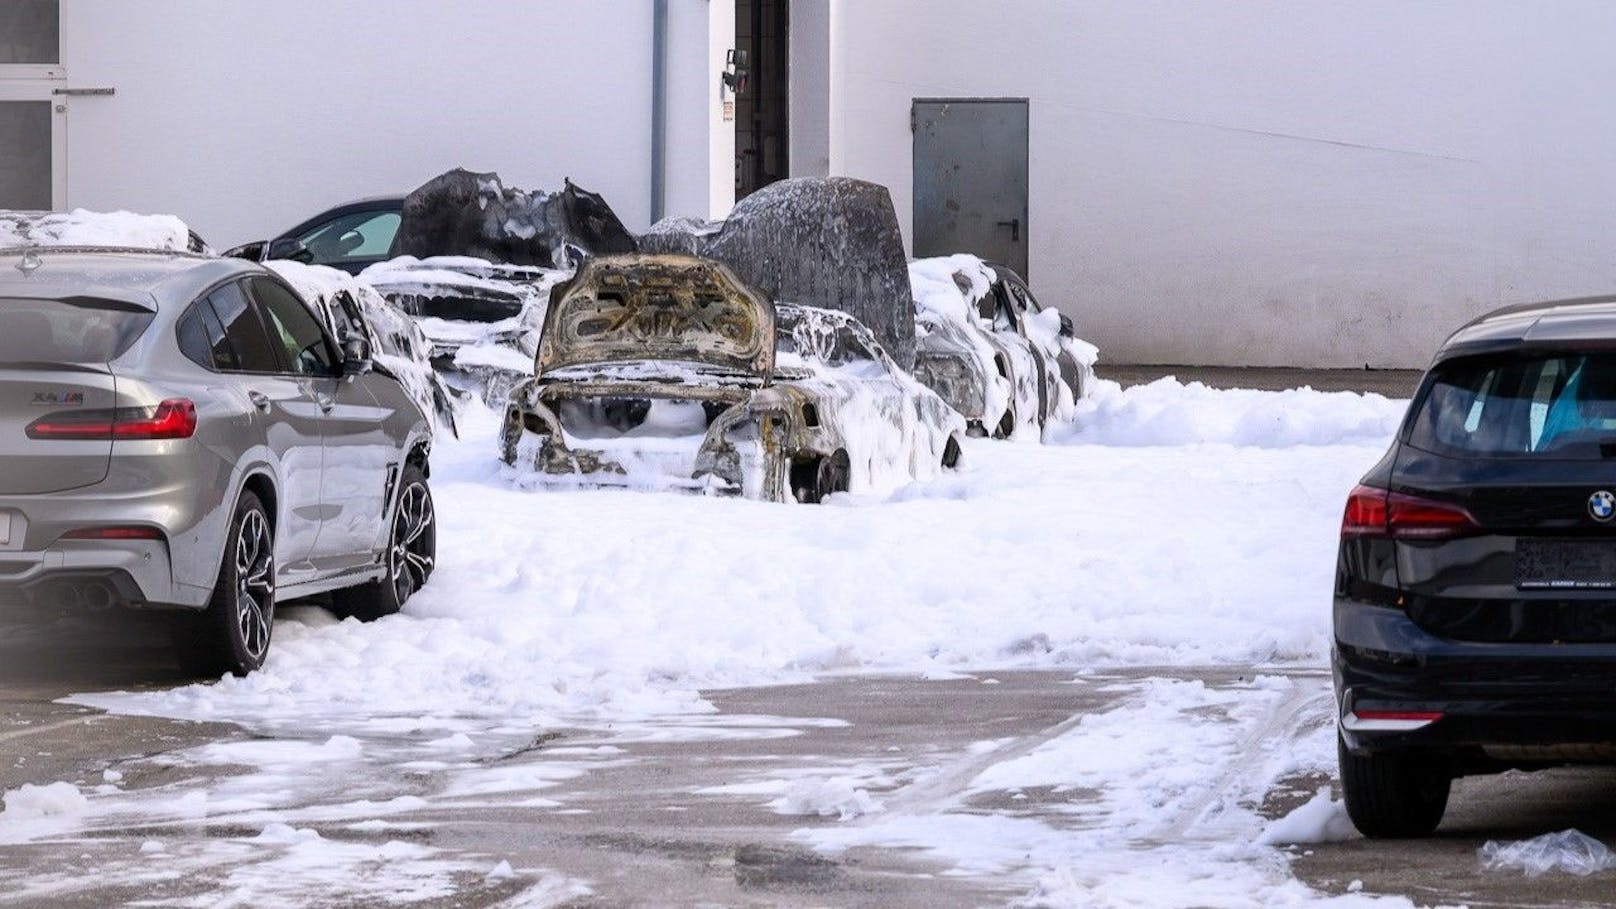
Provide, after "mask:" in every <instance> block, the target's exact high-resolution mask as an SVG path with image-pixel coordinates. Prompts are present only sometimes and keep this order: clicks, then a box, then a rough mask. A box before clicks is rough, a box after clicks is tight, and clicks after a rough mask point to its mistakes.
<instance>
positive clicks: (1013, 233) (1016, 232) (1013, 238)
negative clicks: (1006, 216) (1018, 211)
mask: <svg viewBox="0 0 1616 909" xmlns="http://www.w3.org/2000/svg"><path fill="white" fill-rule="evenodd" d="M996 223H997V225H998V226H999V227H1008V228H1010V242H1011V243H1020V242H1021V219H1020V218H1011V219H1010V220H1008V221H999V222H996Z"/></svg>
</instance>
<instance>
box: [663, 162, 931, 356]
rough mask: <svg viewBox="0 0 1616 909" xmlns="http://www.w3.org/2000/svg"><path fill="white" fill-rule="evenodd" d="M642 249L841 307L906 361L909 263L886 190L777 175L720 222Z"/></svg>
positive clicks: (772, 293)
mask: <svg viewBox="0 0 1616 909" xmlns="http://www.w3.org/2000/svg"><path fill="white" fill-rule="evenodd" d="M639 239H640V248H641V249H642V250H644V251H645V252H652V253H683V254H687V255H699V256H705V257H707V258H710V259H716V260H718V261H720V262H723V263H724V264H726V265H728V266H729V267H730V268H732V269H734V270H735V273H736V274H737V275H739V276H740V277H741V279H742V280H744V281H745V282H747V283H748V284H750V285H752V286H753V287H756V288H757V289H758V290H759V291H761V292H763V294H765V295H766V296H768V297H769V298H770V299H772V300H775V301H778V302H784V303H797V304H801V305H804V306H816V307H821V308H824V309H834V310H839V311H841V312H845V313H847V314H849V315H851V316H853V317H854V318H856V319H858V320H859V321H860V322H862V323H864V325H865V326H867V327H868V328H869V329H870V331H872V332H874V333H875V336H876V338H877V339H879V340H880V342H881V344H882V346H883V347H885V348H886V352H887V354H888V355H890V356H891V357H892V358H893V360H895V361H896V362H897V363H898V365H899V366H901V367H903V368H904V369H906V370H907V369H910V368H911V367H913V365H914V357H915V311H914V296H913V292H912V291H911V289H910V285H909V264H908V259H907V257H906V256H905V255H904V249H903V235H902V233H901V232H900V231H899V227H898V214H897V212H896V211H895V210H894V209H893V207H892V196H891V194H890V193H888V192H887V189H886V187H884V186H881V185H880V184H877V183H870V182H867V181H864V180H855V179H852V178H850V177H796V178H793V179H790V180H781V181H779V182H777V183H771V184H770V185H768V186H766V187H764V188H762V189H760V190H758V191H757V192H755V193H753V194H751V195H750V196H747V197H746V198H745V199H742V200H741V201H740V202H738V203H736V205H735V208H734V210H733V211H731V212H730V216H729V218H728V219H726V220H725V221H723V222H722V223H721V224H720V223H715V222H704V221H697V220H692V219H688V218H677V219H669V220H666V221H663V222H660V223H658V224H657V225H656V226H654V227H653V228H652V229H651V230H650V231H649V232H647V233H645V234H642V235H641V236H640V238H639Z"/></svg>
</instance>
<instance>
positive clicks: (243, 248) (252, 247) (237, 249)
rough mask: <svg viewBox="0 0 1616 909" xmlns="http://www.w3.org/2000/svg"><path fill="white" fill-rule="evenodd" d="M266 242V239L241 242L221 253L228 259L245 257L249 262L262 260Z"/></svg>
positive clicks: (267, 242)
mask: <svg viewBox="0 0 1616 909" xmlns="http://www.w3.org/2000/svg"><path fill="white" fill-rule="evenodd" d="M268 244H269V241H268V240H254V241H252V242H251V243H243V244H241V245H240V246H232V247H231V248H229V249H227V250H225V251H224V253H223V255H224V256H225V257H226V258H230V259H246V260H247V261H249V262H262V261H264V247H265V246H266V245H268Z"/></svg>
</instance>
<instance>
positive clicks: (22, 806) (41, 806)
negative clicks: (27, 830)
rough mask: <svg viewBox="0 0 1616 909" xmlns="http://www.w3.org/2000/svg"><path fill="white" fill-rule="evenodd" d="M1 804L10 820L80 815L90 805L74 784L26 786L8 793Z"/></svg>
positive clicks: (0, 799) (0, 800)
mask: <svg viewBox="0 0 1616 909" xmlns="http://www.w3.org/2000/svg"><path fill="white" fill-rule="evenodd" d="M0 802H3V803H4V804H5V809H6V810H5V814H6V817H7V818H8V819H10V820H27V819H32V818H45V817H63V816H67V815H73V814H78V813H79V812H81V811H83V810H84V809H85V807H86V806H87V805H88V804H89V801H88V800H87V799H85V797H84V794H83V793H82V792H79V788H78V787H77V786H75V785H73V784H72V783H51V784H49V785H46V786H34V785H24V786H23V787H22V788H20V789H13V790H11V791H10V792H7V793H6V794H5V796H4V797H3V798H0Z"/></svg>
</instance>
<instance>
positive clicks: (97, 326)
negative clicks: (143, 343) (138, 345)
mask: <svg viewBox="0 0 1616 909" xmlns="http://www.w3.org/2000/svg"><path fill="white" fill-rule="evenodd" d="M152 318H153V314H152V313H150V312H146V311H143V310H138V309H130V308H128V307H125V306H123V305H121V304H118V303H111V302H103V301H97V300H72V301H68V300H17V299H10V298H6V297H0V364H7V363H106V362H108V361H110V360H116V359H117V358H118V357H119V356H121V355H122V354H123V352H124V351H126V350H128V349H129V347H130V345H132V344H134V343H135V340H136V339H137V338H139V337H140V336H141V334H142V333H143V332H145V331H146V327H147V326H148V325H150V324H151V322H152Z"/></svg>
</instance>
